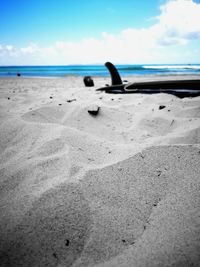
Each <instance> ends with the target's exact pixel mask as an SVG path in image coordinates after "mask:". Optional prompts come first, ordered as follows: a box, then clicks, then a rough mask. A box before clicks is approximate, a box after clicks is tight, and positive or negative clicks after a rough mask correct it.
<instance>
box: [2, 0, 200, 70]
mask: <svg viewBox="0 0 200 267" xmlns="http://www.w3.org/2000/svg"><path fill="white" fill-rule="evenodd" d="M0 10H1V16H0V25H1V27H0V65H68V64H91V63H92V64H95V63H100V64H101V63H104V62H105V61H108V60H109V61H112V62H114V63H118V64H120V63H121V64H123V63H130V64H145V63H146V64H147V63H150V64H152V63H167V64H169V63H184V64H185V63H186V64H188V63H200V0H142V1H139V0H0Z"/></svg>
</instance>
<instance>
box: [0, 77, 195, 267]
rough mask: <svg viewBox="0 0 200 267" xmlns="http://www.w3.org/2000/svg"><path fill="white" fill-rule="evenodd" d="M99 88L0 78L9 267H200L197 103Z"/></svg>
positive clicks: (75, 80) (1, 235) (0, 245)
mask: <svg viewBox="0 0 200 267" xmlns="http://www.w3.org/2000/svg"><path fill="white" fill-rule="evenodd" d="M172 78H173V79H186V78H187V79H188V76H187V77H184V76H173V77H170V76H167V79H172ZM191 78H197V76H195V77H192V76H191ZM124 79H125V80H128V81H133V80H135V81H143V80H151V79H155V77H149V76H147V77H142V76H140V77H134V78H133V77H124ZM156 79H157V80H158V79H159V80H160V79H166V76H165V77H164V78H162V77H158V76H157V78H156ZM93 80H94V84H95V86H94V87H85V86H84V83H83V77H81V76H68V77H65V78H24V77H15V78H0V240H1V241H0V265H1V266H15V267H17V266H34V267H35V266H58V267H64V266H72V267H80V266H85V267H86V266H90V267H92V266H96V267H97V266H98V267H110V266H120V267H122V266H123V267H129V266H134V267H139V266H152V267H153V266H163V267H164V266H200V179H199V178H200V96H198V97H194V98H189V97H188V98H182V99H181V98H178V97H176V96H174V95H171V94H164V93H159V94H152V95H151V94H136V93H134V94H106V93H104V92H100V91H96V89H97V88H100V87H103V86H105V84H110V78H109V77H93ZM96 106H97V107H99V112H98V114H97V115H92V114H90V113H89V112H88V110H92V109H94V107H96Z"/></svg>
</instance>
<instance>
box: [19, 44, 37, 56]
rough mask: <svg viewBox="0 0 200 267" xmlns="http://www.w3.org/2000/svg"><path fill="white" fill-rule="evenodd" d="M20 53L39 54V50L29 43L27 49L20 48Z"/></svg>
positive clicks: (35, 45)
mask: <svg viewBox="0 0 200 267" xmlns="http://www.w3.org/2000/svg"><path fill="white" fill-rule="evenodd" d="M20 50H21V52H22V53H24V54H34V53H35V52H40V48H39V46H38V45H37V44H34V43H31V44H30V45H28V46H27V47H22V48H20Z"/></svg>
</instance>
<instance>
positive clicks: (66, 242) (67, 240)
mask: <svg viewBox="0 0 200 267" xmlns="http://www.w3.org/2000/svg"><path fill="white" fill-rule="evenodd" d="M65 246H66V247H68V246H69V239H66V240H65Z"/></svg>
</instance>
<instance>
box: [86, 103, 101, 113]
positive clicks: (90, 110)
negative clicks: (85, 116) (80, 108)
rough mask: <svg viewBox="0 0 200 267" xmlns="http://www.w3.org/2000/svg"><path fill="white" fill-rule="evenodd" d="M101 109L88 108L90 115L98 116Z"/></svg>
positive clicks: (95, 107)
mask: <svg viewBox="0 0 200 267" xmlns="http://www.w3.org/2000/svg"><path fill="white" fill-rule="evenodd" d="M99 109H100V107H98V106H97V105H93V106H90V107H89V108H88V113H89V114H91V115H94V116H96V115H97V114H98V113H99Z"/></svg>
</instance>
